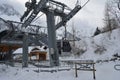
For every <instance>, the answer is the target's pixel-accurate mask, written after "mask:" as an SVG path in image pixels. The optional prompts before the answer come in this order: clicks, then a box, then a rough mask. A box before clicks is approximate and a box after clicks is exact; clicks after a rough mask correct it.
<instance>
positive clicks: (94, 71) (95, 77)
mask: <svg viewBox="0 0 120 80" xmlns="http://www.w3.org/2000/svg"><path fill="white" fill-rule="evenodd" d="M93 79H94V80H95V79H96V77H95V65H94V64H93Z"/></svg>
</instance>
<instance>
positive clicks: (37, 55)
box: [29, 48, 47, 61]
mask: <svg viewBox="0 0 120 80" xmlns="http://www.w3.org/2000/svg"><path fill="white" fill-rule="evenodd" d="M29 57H30V60H34V61H45V60H46V59H47V52H46V51H41V50H40V49H38V48H33V49H32V50H31V52H30V54H29Z"/></svg>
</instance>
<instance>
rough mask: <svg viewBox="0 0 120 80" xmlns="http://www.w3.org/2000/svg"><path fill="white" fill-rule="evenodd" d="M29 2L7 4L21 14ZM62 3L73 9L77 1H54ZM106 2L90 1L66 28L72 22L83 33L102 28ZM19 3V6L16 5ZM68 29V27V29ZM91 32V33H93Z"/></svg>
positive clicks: (83, 1)
mask: <svg viewBox="0 0 120 80" xmlns="http://www.w3.org/2000/svg"><path fill="white" fill-rule="evenodd" d="M0 1H1V2H6V0H0ZM27 1H29V0H15V1H13V0H7V3H10V4H12V5H13V7H15V9H18V10H17V11H19V12H20V14H23V13H24V11H25V9H26V8H25V6H24V4H25V2H27ZM37 1H39V0H37ZM56 1H59V2H62V3H65V4H67V5H68V6H69V7H71V8H74V6H75V4H76V1H77V0H56ZM86 1H87V0H81V4H82V5H83V3H85V2H86ZM106 1H107V0H90V2H89V3H88V4H87V5H86V6H85V7H84V8H83V9H82V10H80V11H79V12H78V13H77V14H76V15H75V16H74V17H73V18H72V19H71V20H70V21H69V22H68V26H71V24H72V21H73V20H74V25H75V27H76V28H78V29H79V31H81V30H83V31H85V32H84V33H86V32H88V34H89V33H90V31H91V30H90V28H91V29H92V30H93V29H94V30H95V28H96V27H103V26H104V24H103V19H104V7H105V2H106ZM18 3H19V4H18ZM41 21H43V19H42V20H41ZM68 28H70V27H68ZM94 30H93V31H94Z"/></svg>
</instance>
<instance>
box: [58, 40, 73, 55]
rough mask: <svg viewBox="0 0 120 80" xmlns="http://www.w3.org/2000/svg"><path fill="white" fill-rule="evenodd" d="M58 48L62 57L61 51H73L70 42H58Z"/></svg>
mask: <svg viewBox="0 0 120 80" xmlns="http://www.w3.org/2000/svg"><path fill="white" fill-rule="evenodd" d="M57 48H58V52H59V54H60V55H61V51H62V52H70V51H71V46H70V42H69V41H68V40H57Z"/></svg>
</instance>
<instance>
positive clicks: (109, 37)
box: [80, 29, 120, 60]
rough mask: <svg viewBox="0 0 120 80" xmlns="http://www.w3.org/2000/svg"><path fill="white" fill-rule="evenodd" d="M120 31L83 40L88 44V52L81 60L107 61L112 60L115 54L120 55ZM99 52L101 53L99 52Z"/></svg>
mask: <svg viewBox="0 0 120 80" xmlns="http://www.w3.org/2000/svg"><path fill="white" fill-rule="evenodd" d="M119 34H120V29H116V30H113V31H112V32H111V34H110V32H108V33H104V34H100V35H98V36H96V37H94V38H93V37H87V38H84V39H83V40H84V41H85V43H86V44H87V45H86V47H87V51H86V52H85V53H84V54H83V55H82V56H81V57H80V58H81V59H94V60H98V59H99V60H101V59H103V60H106V59H110V58H112V55H113V54H116V53H118V54H119V55H120V37H119ZM97 50H99V51H97Z"/></svg>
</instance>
